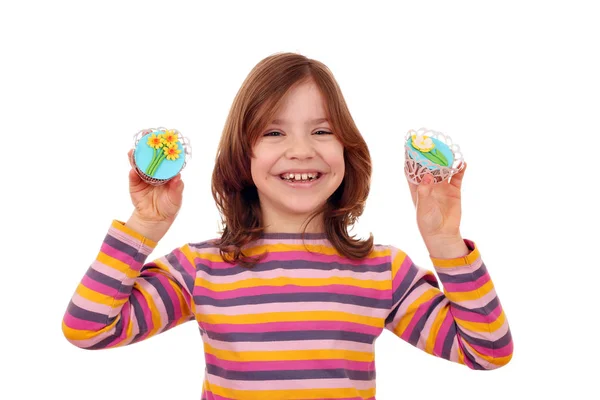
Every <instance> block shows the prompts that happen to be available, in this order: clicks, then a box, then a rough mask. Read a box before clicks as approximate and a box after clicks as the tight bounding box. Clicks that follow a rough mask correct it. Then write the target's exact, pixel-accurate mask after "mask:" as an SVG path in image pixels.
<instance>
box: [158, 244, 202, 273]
mask: <svg viewBox="0 0 600 400" xmlns="http://www.w3.org/2000/svg"><path fill="white" fill-rule="evenodd" d="M171 254H172V255H174V256H175V258H176V259H177V261H178V262H179V265H181V266H182V267H183V269H184V271H185V272H186V273H187V274H188V275H189V276H194V275H195V274H196V265H194V264H192V263H191V262H190V261H189V260H188V259H187V257H186V256H185V254H184V253H183V251H181V249H176V250H174V251H173V252H172V253H171ZM164 261H166V259H165V260H164ZM172 269H174V268H172Z"/></svg>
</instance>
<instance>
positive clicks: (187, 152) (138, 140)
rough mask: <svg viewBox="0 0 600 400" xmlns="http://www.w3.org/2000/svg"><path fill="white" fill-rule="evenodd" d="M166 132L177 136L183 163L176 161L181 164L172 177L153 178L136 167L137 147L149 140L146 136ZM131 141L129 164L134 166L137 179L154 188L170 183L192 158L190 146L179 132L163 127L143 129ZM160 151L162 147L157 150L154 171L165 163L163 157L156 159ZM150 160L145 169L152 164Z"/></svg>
mask: <svg viewBox="0 0 600 400" xmlns="http://www.w3.org/2000/svg"><path fill="white" fill-rule="evenodd" d="M167 131H169V132H172V133H174V134H175V135H176V136H177V140H178V141H179V143H178V144H180V145H181V148H182V150H183V151H181V153H180V154H179V157H183V163H181V160H180V161H178V163H181V166H180V168H179V169H178V171H177V172H176V173H174V174H172V176H170V177H168V178H161V177H154V176H151V175H149V174H148V173H146V172H147V171H144V170H143V168H140V166H138V161H140V160H139V159H138V157H136V154H137V150H138V146H140V145H141V144H142V143H145V142H144V140H147V139H148V138H149V136H148V135H152V134H155V135H160V134H164V133H165V132H167ZM133 139H134V145H133V151H132V152H131V162H132V164H133V166H134V169H135V171H136V172H137V174H138V175H139V177H140V178H142V180H143V181H144V182H146V183H148V184H150V185H154V186H159V185H163V184H165V183H167V182H168V181H170V180H171V179H173V178H174V177H175V176H176V175H177V174H178V173H180V172H181V171H182V170H183V169H184V168H185V166H186V164H187V162H188V160H189V159H190V158H191V156H192V146H191V144H190V141H189V139H188V138H186V137H184V136H182V135H181V132H179V131H178V130H177V129H167V128H164V127H158V128H150V129H143V130H141V131H139V132H137V133H136V134H135V135H134V136H133ZM176 147H177V148H178V149H179V146H176ZM162 149H163V148H162V147H161V148H159V149H157V154H156V156H157V159H156V161H158V163H157V164H156V165H157V168H156V170H158V168H159V166H160V164H161V163H163V162H164V161H165V158H164V157H163V159H162V160H160V159H158V158H159V157H158V155H159V154H160V152H161V151H162ZM152 160H154V157H153V158H152ZM152 160H150V162H148V160H146V166H145V167H146V168H148V167H149V164H152ZM142 166H143V164H142ZM170 168H171V169H173V167H170ZM155 172H156V171H155Z"/></svg>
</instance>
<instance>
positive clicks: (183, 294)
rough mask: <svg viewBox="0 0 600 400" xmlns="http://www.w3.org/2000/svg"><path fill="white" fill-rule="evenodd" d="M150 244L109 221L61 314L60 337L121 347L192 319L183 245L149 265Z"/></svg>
mask: <svg viewBox="0 0 600 400" xmlns="http://www.w3.org/2000/svg"><path fill="white" fill-rule="evenodd" d="M155 247H156V243H155V242H153V241H152V240H150V239H148V238H145V237H143V236H141V235H140V234H138V233H137V232H135V231H133V230H132V229H130V228H128V227H127V226H125V224H124V223H123V222H120V221H116V220H115V221H113V222H112V224H111V226H110V229H109V231H108V233H107V235H106V236H105V238H104V241H103V243H102V246H101V248H100V251H99V253H98V256H97V257H96V259H95V261H94V262H93V263H92V265H91V266H90V267H89V268H88V270H87V272H86V274H85V276H84V277H83V279H82V280H81V282H80V283H79V285H78V286H77V289H76V291H75V293H74V294H73V296H72V298H71V301H70V302H69V305H68V307H67V310H66V312H65V314H64V317H63V322H62V330H63V333H64V335H65V337H66V339H67V340H68V341H69V342H71V343H72V344H74V345H75V346H78V347H81V348H85V349H104V348H111V347H117V346H123V345H127V344H130V343H134V342H138V341H141V340H144V339H147V338H149V337H151V336H154V335H156V334H159V333H161V332H164V331H166V330H168V329H170V328H173V327H175V326H177V325H180V324H182V323H184V322H186V321H189V320H191V319H193V318H194V314H193V296H192V289H193V287H194V279H195V267H194V263H193V256H192V255H191V252H190V249H189V247H188V245H186V246H184V247H181V248H178V249H176V250H174V251H172V252H171V253H169V254H167V255H165V256H163V257H161V258H159V259H157V260H155V261H152V262H149V263H146V264H144V263H145V261H146V259H147V257H148V256H149V254H150V253H151V252H152V250H153V249H154V248H155Z"/></svg>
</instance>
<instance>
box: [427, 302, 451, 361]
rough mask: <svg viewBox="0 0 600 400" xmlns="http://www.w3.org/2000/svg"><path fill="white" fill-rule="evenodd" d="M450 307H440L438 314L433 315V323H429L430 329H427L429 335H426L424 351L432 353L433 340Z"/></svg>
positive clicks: (434, 340)
mask: <svg viewBox="0 0 600 400" xmlns="http://www.w3.org/2000/svg"><path fill="white" fill-rule="evenodd" d="M449 310H450V307H447V306H446V307H442V308H441V309H440V311H439V312H438V314H437V315H436V316H435V319H434V320H433V324H431V329H430V330H429V336H427V342H426V344H425V351H426V352H427V353H429V354H433V349H434V348H435V342H436V339H437V337H438V334H439V331H440V328H441V327H442V323H443V322H444V320H445V319H446V316H447V315H448V311H449Z"/></svg>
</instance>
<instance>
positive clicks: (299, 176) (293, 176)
mask: <svg viewBox="0 0 600 400" xmlns="http://www.w3.org/2000/svg"><path fill="white" fill-rule="evenodd" d="M318 177H319V173H318V172H305V173H285V174H282V175H281V178H282V179H285V180H286V181H296V182H302V181H312V180H314V179H316V178H318Z"/></svg>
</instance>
